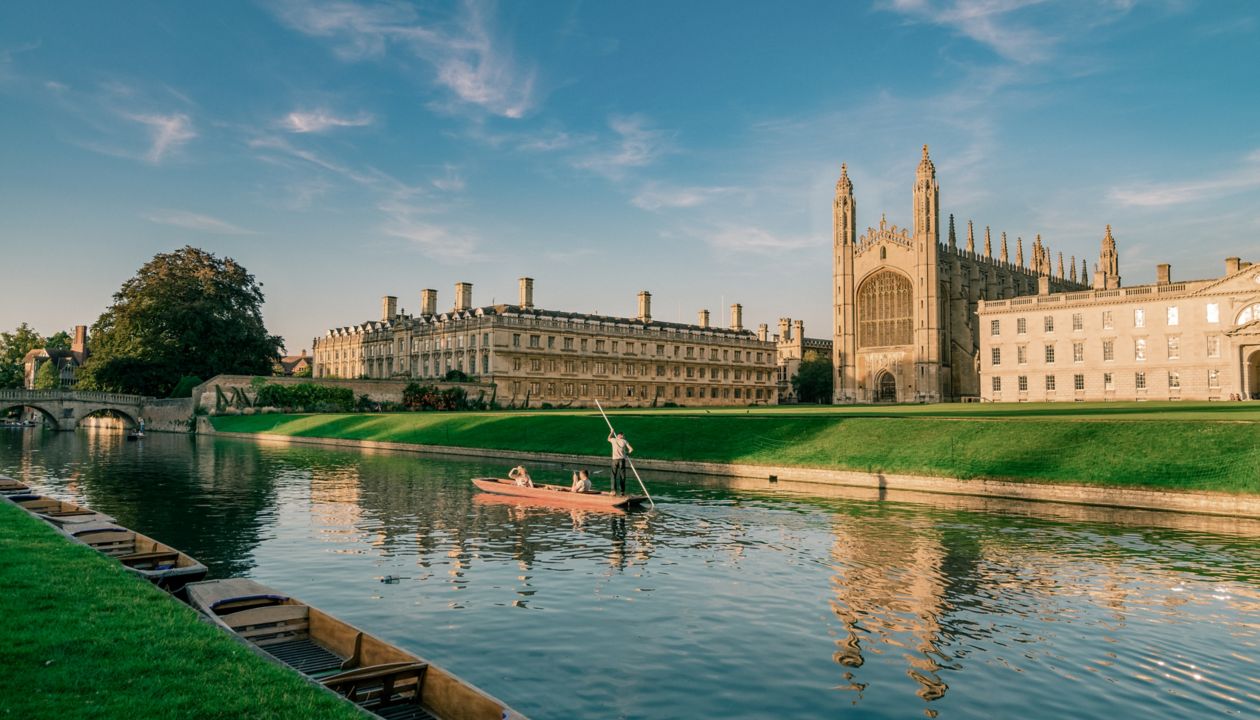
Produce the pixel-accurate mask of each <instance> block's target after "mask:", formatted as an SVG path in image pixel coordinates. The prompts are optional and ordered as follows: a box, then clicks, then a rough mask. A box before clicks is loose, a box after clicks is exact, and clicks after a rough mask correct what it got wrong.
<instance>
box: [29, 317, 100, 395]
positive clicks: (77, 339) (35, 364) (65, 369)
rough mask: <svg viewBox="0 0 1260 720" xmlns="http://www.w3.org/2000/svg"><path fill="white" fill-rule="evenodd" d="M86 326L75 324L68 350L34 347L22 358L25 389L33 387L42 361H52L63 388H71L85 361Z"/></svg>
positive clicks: (86, 347) (86, 351)
mask: <svg viewBox="0 0 1260 720" xmlns="http://www.w3.org/2000/svg"><path fill="white" fill-rule="evenodd" d="M87 358H88V346H87V326H86V325H75V326H74V338H73V339H72V340H71V341H70V349H69V350H48V349H46V348H35V349H34V350H31V351H30V352H28V353H26V355H25V356H23V358H22V369H23V371H24V374H25V386H26V389H27V390H31V389H34V387H35V375H36V373H38V372H39V368H40V366H42V365H43V364H44V363H52V364H53V367H54V368H56V371H57V381H58V383H59V385H60V386H61V387H63V388H72V387H74V385H75V382H76V381H77V380H78V376H79V368H81V367H83V363H85V362H87Z"/></svg>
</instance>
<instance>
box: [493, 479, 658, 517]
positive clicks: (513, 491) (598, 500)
mask: <svg viewBox="0 0 1260 720" xmlns="http://www.w3.org/2000/svg"><path fill="white" fill-rule="evenodd" d="M473 485H476V486H477V487H478V488H480V489H482V490H485V491H486V492H490V493H495V494H498V495H512V496H515V497H525V498H533V499H535V500H539V501H542V502H545V503H548V504H550V503H556V504H562V505H567V506H574V507H584V508H594V509H600V508H603V509H607V508H630V507H634V506H637V505H642V504H643V503H645V502H647V497H645V496H643V495H614V494H613V493H610V492H599V491H596V490H592V491H591V492H573V489H572V488H567V487H564V486H563V485H540V484H538V483H534V486H533V487H528V486H522V485H517V484H516V482H515V481H512V480H504V479H502V478H473Z"/></svg>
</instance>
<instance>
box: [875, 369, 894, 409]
mask: <svg viewBox="0 0 1260 720" xmlns="http://www.w3.org/2000/svg"><path fill="white" fill-rule="evenodd" d="M875 402H897V379H896V378H894V377H893V375H892V373H890V372H888V371H887V370H885V371H883V372H881V373H880V374H879V376H878V377H876V378H875Z"/></svg>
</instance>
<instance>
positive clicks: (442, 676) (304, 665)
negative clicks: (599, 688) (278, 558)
mask: <svg viewBox="0 0 1260 720" xmlns="http://www.w3.org/2000/svg"><path fill="white" fill-rule="evenodd" d="M186 592H187V595H188V602H189V603H190V604H191V605H192V606H193V607H195V608H197V609H198V610H200V611H202V612H203V613H205V614H206V615H207V616H208V617H210V618H212V619H213V620H214V621H215V622H216V623H218V624H219V625H220V626H221V627H223V628H224V629H226V630H228V631H229V632H232V633H234V634H236V635H237V636H238V637H240V638H241V639H243V640H245V641H246V642H248V643H250V644H252V645H254V646H255V647H257V648H258V649H260V650H262V651H263V652H265V653H267V655H269V656H270V657H271V658H273V659H275V660H277V661H279V662H280V663H283V664H285V665H288V666H289V667H291V668H293V669H294V670H297V671H298V672H300V673H302V674H303V675H305V676H307V677H308V678H310V679H312V680H313V681H315V682H318V683H319V684H320V685H322V686H323V687H325V688H327V689H328V690H331V691H332V692H335V693H337V694H338V695H341V696H342V697H344V698H346V699H348V700H350V701H352V702H354V703H355V704H356V705H358V706H359V707H361V708H363V709H364V710H367V711H369V712H372V713H374V714H376V715H378V716H380V717H384V718H389V719H390V720H409V719H411V718H438V719H440V720H523V718H522V716H521V715H520V714H519V713H517V712H516V711H514V710H512V709H511V708H509V707H508V706H506V705H504V704H503V703H502V702H500V701H499V700H496V699H495V698H494V697H492V696H490V695H488V694H487V693H485V692H484V691H482V690H480V689H478V688H477V687H475V686H473V685H471V684H470V683H468V682H465V681H463V680H461V679H459V678H458V677H456V676H454V675H452V674H451V673H449V672H447V671H445V670H443V669H442V668H440V667H437V666H436V665H433V664H432V663H429V662H427V661H425V660H423V659H421V658H419V657H417V656H415V655H413V654H411V653H409V652H407V651H405V650H402V649H400V648H398V647H395V646H393V645H390V644H389V643H386V642H384V641H383V640H380V639H379V638H376V637H373V636H372V635H369V634H367V633H365V632H363V631H362V630H359V629H358V628H356V627H354V626H353V625H350V624H349V623H346V622H343V621H341V620H338V619H337V618H335V617H333V616H331V615H328V614H327V613H324V612H321V611H320V610H318V609H317V608H314V607H311V606H310V605H307V604H306V603H303V602H302V601H300V600H297V599H295V598H293V597H290V596H288V595H284V594H282V593H279V592H276V591H275V590H272V589H271V588H269V587H267V586H265V585H261V584H259V583H256V582H254V581H253V580H248V579H244V578H234V579H230V580H210V581H207V582H198V583H191V584H189V585H188V586H187V587H186Z"/></svg>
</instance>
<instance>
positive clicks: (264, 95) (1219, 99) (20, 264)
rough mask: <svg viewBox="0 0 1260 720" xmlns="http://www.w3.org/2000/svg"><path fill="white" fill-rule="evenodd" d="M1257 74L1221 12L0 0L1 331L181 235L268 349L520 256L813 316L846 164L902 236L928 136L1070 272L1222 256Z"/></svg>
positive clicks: (894, 5) (624, 299)
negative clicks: (259, 325) (1106, 260)
mask: <svg viewBox="0 0 1260 720" xmlns="http://www.w3.org/2000/svg"><path fill="white" fill-rule="evenodd" d="M1257 68H1260V6H1258V5H1256V4H1255V3H1252V2H1228V1H1226V0H1203V1H1201V2H1195V1H1194V0H1164V1H1152V2H1143V1H1141V0H1113V1H1108V0H1085V1H1082V2H1038V1H1036V0H875V1H873V2H859V1H853V2H793V3H770V2H734V1H726V2H718V1H716V0H714V1H710V0H696V1H695V2H685V3H679V2H573V1H569V2H565V1H563V0H552V1H549V2H533V3H525V2H515V3H507V2H502V3H492V2H483V1H481V0H469V1H468V2H453V3H408V2H352V1H350V0H337V1H325V0H316V1H313V2H297V1H295V0H262V1H259V2H231V1H228V0H225V1H223V2H215V3H169V2H140V1H136V2H95V1H93V2H88V1H81V2H64V3H3V4H0V279H2V280H3V292H2V293H0V329H6V330H7V329H11V328H14V327H16V326H17V325H18V324H19V323H21V322H28V323H30V324H32V325H33V326H34V327H35V328H36V329H37V330H39V331H40V332H42V333H44V334H46V335H50V334H52V333H54V332H56V331H58V330H62V329H68V328H70V327H72V326H74V325H76V324H88V325H90V324H91V323H92V322H94V321H95V320H96V318H97V317H98V316H99V315H100V313H101V312H103V311H104V310H105V309H106V308H107V307H108V306H109V304H110V303H111V302H112V295H113V293H114V292H116V291H117V290H118V288H119V287H120V286H121V285H122V283H123V282H124V281H125V280H127V279H128V278H129V277H131V276H132V275H133V274H134V273H135V271H136V270H137V269H138V268H139V267H140V266H141V265H142V264H144V263H145V262H146V261H148V260H149V259H151V258H152V257H153V256H154V255H155V254H157V253H160V252H169V251H172V250H175V249H177V248H179V247H182V246H184V245H193V246H196V247H199V248H202V249H204V250H207V251H209V252H213V253H215V254H216V255H220V256H227V257H231V258H234V259H235V260H237V261H238V262H240V263H241V264H243V265H244V266H245V267H246V268H247V269H248V270H249V271H250V272H251V273H253V275H254V276H255V277H256V278H257V280H258V281H259V282H260V283H262V285H263V292H264V293H265V296H266V304H265V306H264V318H265V320H266V323H267V326H268V329H269V330H270V331H271V332H273V333H275V334H278V335H281V336H283V337H284V339H285V345H286V347H287V349H288V351H289V352H291V353H297V352H299V351H300V350H302V349H308V350H309V349H310V347H311V339H312V338H313V337H316V336H319V335H322V334H323V333H324V332H325V331H326V330H327V329H329V328H332V327H339V326H345V325H351V324H355V323H359V322H363V321H366V320H372V319H376V318H378V317H379V313H380V298H381V296H382V295H396V296H398V297H399V306H400V307H401V308H402V309H404V310H406V311H407V312H416V311H418V309H419V295H420V291H421V290H422V289H425V288H435V289H437V291H438V304H439V307H440V308H441V309H449V308H450V307H452V306H453V303H454V284H455V283H456V282H461V281H463V282H471V283H473V302H474V304H475V305H488V304H491V303H492V302H498V303H502V302H508V303H515V302H516V301H517V278H520V277H523V276H528V277H532V278H534V279H535V285H534V298H535V303H536V304H537V305H538V306H539V307H543V308H549V309H555V310H565V311H575V312H594V313H602V314H611V315H621V316H633V315H634V314H635V313H636V303H637V294H638V292H639V291H640V290H648V291H650V292H651V293H652V296H653V307H652V314H653V316H654V317H655V318H656V319H658V320H666V321H681V322H695V320H696V313H697V311H698V310H700V309H709V310H710V311H711V312H712V313H713V318H714V324H715V325H723V326H724V325H727V324H728V323H729V309H728V308H729V306H730V305H731V304H733V303H740V304H742V305H743V308H744V325H745V326H746V327H753V328H755V327H756V325H757V324H758V323H762V322H764V323H768V324H769V325H770V327H771V329H772V330H771V331H772V332H774V329H775V328H777V321H778V319H779V318H780V317H791V318H794V319H800V320H803V321H804V322H805V330H806V335H808V336H811V337H830V332H829V328H830V325H831V262H830V257H831V238H832V228H831V202H832V198H833V195H834V188H835V183H836V179H837V178H838V176H839V172H840V164H841V163H842V162H843V163H847V164H848V172H849V176H850V178H851V179H852V181H853V185H854V195H855V197H856V201H857V213H858V217H857V220H858V226H859V228H865V227H867V226H877V225H878V224H879V221H880V216H881V215H882V214H886V215H887V219H888V222H889V223H890V224H892V223H895V224H898V225H901V226H906V225H909V224H910V222H911V220H910V211H911V187H912V183H913V180H914V171H915V167H916V166H917V164H918V162H919V158H920V155H921V148H922V146H923V145H924V144H927V145H929V146H930V150H931V156H932V159H933V161H934V163H935V165H936V170H937V179H938V182H939V183H940V204H941V209H942V218H941V223H942V225H945V223H946V222H947V217H948V215H949V214H954V215H955V216H956V218H957V223H958V226H959V232H960V233H962V232H963V228H965V226H966V222H967V220H969V219H970V220H973V221H974V222H975V224H976V227H977V229H978V230H977V232H978V233H979V232H980V230H979V229H980V228H983V227H985V226H989V227H991V228H992V231H993V235H994V238H995V243H996V241H997V238H998V237H1000V233H1001V232H1006V233H1007V235H1008V238H1009V242H1010V245H1011V252H1012V254H1014V246H1015V239H1016V238H1017V237H1022V238H1023V240H1024V245H1025V250H1026V253H1028V254H1029V255H1030V254H1031V250H1030V247H1031V243H1032V241H1033V238H1034V237H1035V236H1036V235H1037V234H1040V235H1041V237H1042V240H1043V242H1045V243H1047V244H1048V245H1049V246H1050V248H1051V250H1052V251H1053V252H1054V253H1055V254H1056V255H1057V253H1058V252H1059V251H1062V252H1064V254H1065V256H1069V257H1070V256H1072V255H1075V256H1076V258H1077V262H1078V263H1079V262H1080V259H1081V258H1088V259H1089V262H1090V264H1091V267H1092V266H1093V263H1094V262H1096V260H1097V258H1098V249H1099V243H1100V241H1101V238H1102V236H1103V233H1104V228H1105V226H1106V225H1107V224H1111V225H1112V228H1113V233H1114V235H1115V237H1116V241H1117V243H1118V245H1119V248H1120V270H1121V275H1122V277H1123V282H1124V284H1126V285H1132V284H1141V283H1147V282H1153V281H1154V277H1155V265H1156V264H1157V263H1161V262H1168V263H1171V264H1172V272H1173V278H1174V280H1178V279H1198V278H1208V277H1216V276H1219V275H1221V274H1223V272H1224V258H1226V257H1229V256H1241V257H1243V258H1244V259H1250V260H1253V261H1260V203H1257V202H1256V196H1257V192H1260V73H1258V72H1257ZM942 240H944V237H942ZM960 242H961V238H960ZM996 252H997V248H996V247H995V248H994V253H995V254H996Z"/></svg>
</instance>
